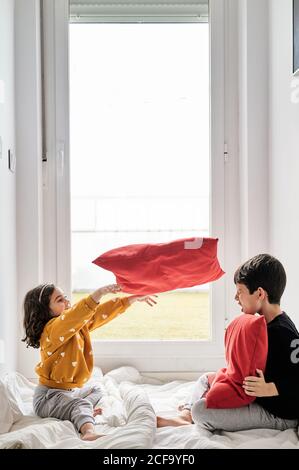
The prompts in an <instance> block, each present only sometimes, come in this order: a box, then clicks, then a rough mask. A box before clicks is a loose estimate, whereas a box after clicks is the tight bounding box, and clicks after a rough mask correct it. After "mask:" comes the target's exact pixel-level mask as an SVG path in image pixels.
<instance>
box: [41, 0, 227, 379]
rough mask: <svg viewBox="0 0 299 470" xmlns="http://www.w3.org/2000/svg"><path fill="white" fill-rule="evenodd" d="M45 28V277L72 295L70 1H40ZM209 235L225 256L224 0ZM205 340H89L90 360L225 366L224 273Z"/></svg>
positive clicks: (215, 17) (217, 50) (216, 18)
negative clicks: (216, 240) (90, 342)
mask: <svg viewBox="0 0 299 470" xmlns="http://www.w3.org/2000/svg"><path fill="white" fill-rule="evenodd" d="M43 10H44V14H43V30H44V96H45V98H44V102H45V119H44V123H45V125H44V142H45V152H44V159H45V160H46V161H45V162H44V164H43V181H44V183H43V209H44V214H45V217H44V227H43V228H44V230H43V233H44V253H43V257H44V263H43V264H44V278H45V279H48V280H51V281H52V282H55V284H56V285H59V286H61V287H62V288H63V289H64V290H65V291H66V293H67V294H69V295H70V294H71V249H70V247H71V220H70V167H69V85H68V82H69V80H68V24H69V5H68V0H44V1H43ZM209 23H210V54H211V60H210V70H211V82H210V86H211V111H210V120H211V159H210V161H211V207H210V214H211V227H210V229H211V230H210V234H211V236H214V237H217V238H219V246H218V256H219V259H220V262H221V264H223V263H224V258H225V256H224V255H225V233H226V230H225V171H224V164H225V163H224V162H225V159H224V147H225V146H224V143H225V128H224V118H225V80H224V77H225V75H224V73H225V70H224V57H225V28H224V23H225V1H224V0H210V15H209ZM210 300H211V312H212V313H211V322H212V340H211V341H168V340H166V341H152V340H145V341H141V340H134V341H125V340H118V341H108V340H101V341H98V340H95V341H93V349H94V357H95V365H99V366H101V368H102V369H103V370H104V371H106V370H109V369H112V368H115V367H119V366H122V365H131V366H134V367H136V368H137V369H139V370H140V371H143V372H181V371H184V372H196V371H204V370H215V369H217V368H219V367H222V366H223V365H224V348H223V336H224V328H225V321H226V315H225V310H226V296H225V280H224V278H221V279H220V280H218V281H217V282H216V283H213V284H212V286H211V291H210Z"/></svg>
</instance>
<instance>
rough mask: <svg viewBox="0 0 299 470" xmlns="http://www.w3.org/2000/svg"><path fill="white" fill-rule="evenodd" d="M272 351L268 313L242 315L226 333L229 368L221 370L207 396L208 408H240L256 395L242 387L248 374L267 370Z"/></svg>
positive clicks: (250, 401) (253, 374) (251, 400)
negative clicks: (270, 347)
mask: <svg viewBox="0 0 299 470" xmlns="http://www.w3.org/2000/svg"><path fill="white" fill-rule="evenodd" d="M267 353H268V334H267V324H266V320H265V317H264V316H256V315H249V314H242V315H240V316H239V317H237V318H235V319H234V320H233V321H232V322H231V323H230V324H229V326H228V327H227V330H226V332H225V355H226V363H227V367H226V368H223V369H220V370H219V371H218V372H217V374H216V377H215V379H214V380H213V383H212V385H211V389H210V390H209V391H208V393H207V395H206V400H207V401H206V404H207V408H240V407H241V406H245V405H249V404H250V403H252V402H253V401H254V400H255V397H252V396H249V395H246V393H245V391H244V389H243V388H242V385H243V380H244V377H247V376H249V375H252V376H257V374H256V369H261V370H262V371H263V372H264V370H265V367H266V360H267Z"/></svg>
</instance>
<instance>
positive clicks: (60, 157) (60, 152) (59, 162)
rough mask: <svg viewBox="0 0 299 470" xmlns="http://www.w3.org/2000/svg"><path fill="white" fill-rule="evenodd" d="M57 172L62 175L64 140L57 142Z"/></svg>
mask: <svg viewBox="0 0 299 470" xmlns="http://www.w3.org/2000/svg"><path fill="white" fill-rule="evenodd" d="M57 172H58V176H60V177H62V176H63V175H64V142H60V143H59V144H58V152H57Z"/></svg>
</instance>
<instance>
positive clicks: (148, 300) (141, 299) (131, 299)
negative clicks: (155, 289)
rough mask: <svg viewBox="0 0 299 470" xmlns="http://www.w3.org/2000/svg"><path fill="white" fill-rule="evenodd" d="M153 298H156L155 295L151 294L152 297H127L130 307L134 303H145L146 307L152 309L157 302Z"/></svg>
mask: <svg viewBox="0 0 299 470" xmlns="http://www.w3.org/2000/svg"><path fill="white" fill-rule="evenodd" d="M153 297H158V296H157V295H155V294H153V295H152V296H150V295H131V296H130V297H128V300H129V303H130V305H132V304H133V303H134V302H136V301H138V302H146V303H147V304H148V305H150V306H151V307H153V306H154V305H155V304H156V303H157V302H156V301H155V300H154V299H153Z"/></svg>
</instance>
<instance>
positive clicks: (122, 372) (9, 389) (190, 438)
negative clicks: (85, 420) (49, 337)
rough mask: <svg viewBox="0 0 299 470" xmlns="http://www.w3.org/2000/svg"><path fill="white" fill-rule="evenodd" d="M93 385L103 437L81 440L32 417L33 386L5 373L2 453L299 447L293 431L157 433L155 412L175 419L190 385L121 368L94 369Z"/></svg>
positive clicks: (62, 425)
mask: <svg viewBox="0 0 299 470" xmlns="http://www.w3.org/2000/svg"><path fill="white" fill-rule="evenodd" d="M94 382H97V383H100V385H101V386H102V390H103V393H104V397H103V399H102V400H101V402H100V406H101V407H102V408H103V410H104V411H103V415H101V416H97V417H96V420H97V426H96V428H97V432H99V433H101V434H102V433H103V434H105V437H102V438H100V439H97V440H96V441H92V442H83V441H82V440H81V439H80V437H79V435H78V433H77V431H76V430H75V428H74V426H73V425H72V423H70V422H69V421H61V420H57V419H54V418H46V419H41V418H38V417H37V416H35V415H34V413H33V409H32V396H33V392H34V387H35V385H34V384H32V383H30V382H28V380H26V379H25V378H24V377H23V376H22V375H20V374H18V373H11V374H8V375H7V376H6V377H5V378H3V379H2V387H0V403H1V407H2V409H3V413H2V417H3V422H1V410H0V449H5V448H26V449H30V448H33V449H45V448H47V449H72V448H77V449H78V448H98V449H117V448H121V449H150V448H156V449H168V448H171V449H215V448H217V449H219V448H238V449H245V448H276V449H277V448H281V449H295V448H298V449H299V440H298V433H297V430H287V431H284V432H281V431H275V430H265V429H257V430H252V431H243V432H236V433H214V434H211V433H209V432H208V431H203V430H202V429H199V428H198V427H197V426H196V425H194V424H193V425H188V426H183V427H178V428H172V427H166V428H161V429H156V413H157V414H160V415H163V416H173V415H175V414H176V409H177V406H178V405H179V404H180V403H182V402H183V401H184V399H185V397H186V395H188V393H189V392H190V390H191V387H192V385H193V384H194V382H182V381H176V382H170V383H166V384H165V383H163V382H161V381H158V380H155V379H152V378H148V377H145V376H142V375H141V374H140V373H139V372H138V371H137V370H136V369H134V368H132V367H121V368H119V369H115V370H113V371H111V372H109V373H108V374H106V375H105V376H103V375H102V373H101V370H100V369H97V368H96V369H95V372H94V374H93V377H92V379H91V380H90V383H94ZM5 403H6V404H7V406H6V407H5V406H4V405H5ZM5 431H8V432H5ZM1 432H2V433H3V434H1Z"/></svg>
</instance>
